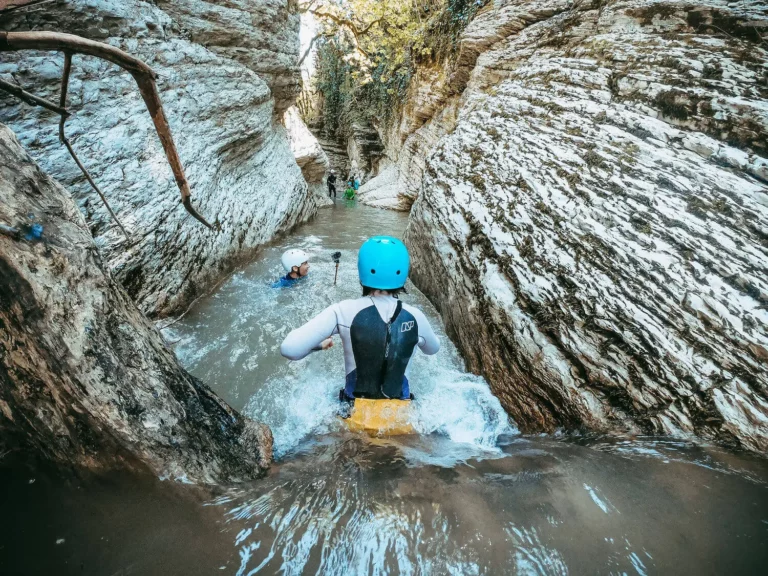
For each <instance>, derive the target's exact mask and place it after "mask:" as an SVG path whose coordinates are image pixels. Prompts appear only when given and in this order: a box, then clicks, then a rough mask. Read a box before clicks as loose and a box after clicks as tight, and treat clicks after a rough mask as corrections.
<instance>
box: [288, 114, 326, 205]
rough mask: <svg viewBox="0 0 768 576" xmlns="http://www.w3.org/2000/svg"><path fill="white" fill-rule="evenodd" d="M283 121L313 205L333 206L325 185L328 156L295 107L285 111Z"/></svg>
mask: <svg viewBox="0 0 768 576" xmlns="http://www.w3.org/2000/svg"><path fill="white" fill-rule="evenodd" d="M283 121H284V123H285V129H286V130H287V132H288V140H289V141H290V143H291V151H292V152H293V156H294V158H296V164H298V165H299V168H301V173H302V174H303V175H304V180H306V182H307V185H308V186H309V192H310V194H311V195H312V197H313V199H314V202H315V204H316V205H317V206H318V207H319V206H328V205H330V204H333V201H332V200H331V199H330V198H329V197H328V189H327V185H326V175H327V173H328V165H329V163H328V156H326V154H325V152H324V151H323V149H322V148H321V147H320V143H319V142H318V141H317V138H315V137H314V135H313V134H312V132H310V131H309V128H307V126H306V124H304V121H303V120H302V119H301V115H300V114H299V110H298V109H297V108H296V107H295V106H294V107H291V108H289V109H288V110H287V111H286V113H285V116H284V117H283Z"/></svg>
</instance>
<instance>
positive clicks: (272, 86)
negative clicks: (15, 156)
mask: <svg viewBox="0 0 768 576" xmlns="http://www.w3.org/2000/svg"><path fill="white" fill-rule="evenodd" d="M298 27H299V15H298V9H297V5H296V3H295V2H294V1H293V0H258V1H250V0H231V1H228V2H219V3H213V2H204V1H202V0H173V1H164V0H159V1H157V2H144V1H140V0H120V1H118V0H54V1H52V2H44V3H32V4H30V5H28V6H24V7H21V8H17V9H15V10H11V11H6V12H3V13H0V29H2V30H5V31H24V30H52V31H60V32H68V33H71V34H77V35H81V36H84V37H86V38H90V39H94V40H98V41H101V42H106V43H109V44H112V45H114V46H117V47H119V48H121V49H123V50H125V51H127V52H128V53H130V54H132V55H135V56H137V57H139V58H141V59H143V60H144V61H145V62H146V63H147V64H149V65H150V66H151V67H152V68H153V69H154V70H155V71H156V72H157V74H158V79H157V84H158V88H159V90H160V95H161V98H162V101H163V104H164V107H165V111H166V115H167V116H168V119H169V122H170V125H171V130H172V132H173V135H174V139H175V142H176V146H177V148H178V150H179V154H180V156H181V160H182V163H183V164H184V167H185V170H186V175H187V178H188V180H189V182H190V186H191V190H192V203H193V205H194V206H195V207H196V208H197V210H198V211H199V212H200V213H201V214H202V215H203V216H204V217H205V218H207V219H208V220H209V221H210V222H212V223H215V224H216V226H217V227H218V228H219V230H218V231H217V232H212V231H209V230H208V229H206V228H205V227H203V226H202V225H200V224H199V223H198V222H197V221H195V220H194V219H192V218H191V217H190V216H189V215H188V214H187V213H186V212H185V211H184V209H183V207H182V206H181V205H180V202H179V193H178V190H177V188H176V184H175V181H174V179H173V176H172V174H171V171H170V169H169V166H168V163H167V161H166V159H165V156H164V154H163V150H162V147H161V146H160V142H159V140H158V138H157V135H156V134H155V131H154V128H153V125H152V121H151V118H150V116H149V114H148V113H147V111H146V108H145V106H144V103H143V101H142V99H141V97H140V95H139V92H138V90H137V88H136V85H135V83H134V81H133V79H132V78H131V76H130V75H129V74H128V73H126V72H125V71H123V70H122V69H120V68H118V67H116V66H115V65H113V64H110V63H108V62H106V61H103V60H99V59H96V58H92V57H85V56H75V57H74V59H73V69H72V78H71V81H70V88H69V101H68V107H69V109H70V110H71V111H72V112H73V113H74V115H73V116H72V117H71V118H70V119H69V120H68V121H67V134H68V136H69V138H70V140H71V141H72V144H73V146H74V149H75V150H76V152H77V153H78V155H79V156H80V158H81V159H82V161H83V163H84V164H85V166H86V167H87V168H88V169H89V170H90V171H91V173H92V175H93V176H94V179H95V181H96V182H97V183H98V184H99V186H100V187H101V188H102V190H103V191H104V193H105V195H106V197H107V198H108V200H109V202H110V204H111V206H112V208H113V209H114V210H115V212H116V213H117V216H118V218H119V219H120V221H121V222H122V224H123V225H124V226H125V228H126V229H127V231H128V235H129V238H128V239H126V238H125V237H124V236H123V234H122V233H121V231H120V229H119V227H117V226H116V225H115V224H114V222H112V221H111V219H110V217H109V214H108V212H107V211H106V209H105V208H104V206H103V205H102V203H101V201H100V200H99V198H98V196H97V195H96V194H95V193H94V192H93V191H92V189H91V188H90V187H89V185H88V184H87V182H86V181H85V179H84V178H83V175H82V173H81V172H80V171H79V169H78V168H77V166H76V165H75V163H74V162H73V161H72V159H71V158H70V157H69V155H68V153H67V151H66V149H65V148H64V147H63V146H62V145H61V144H60V143H59V141H58V133H57V126H56V124H57V117H56V116H55V115H54V114H52V113H50V112H47V111H45V110H43V109H41V108H32V107H30V106H28V105H27V104H24V103H22V102H20V101H19V100H17V99H15V98H14V97H12V96H9V95H6V94H4V93H3V94H0V121H2V122H4V123H5V124H7V125H8V126H9V127H10V128H11V129H12V130H13V131H14V132H15V133H16V134H17V136H18V137H19V139H20V140H21V142H22V144H23V145H24V146H25V147H26V148H27V149H28V150H29V152H30V154H32V155H33V157H34V158H35V160H36V161H37V162H39V163H40V165H41V166H42V167H43V169H44V170H45V171H46V172H48V173H50V174H51V175H52V176H54V177H55V178H56V179H57V180H59V181H60V182H61V183H62V184H63V185H64V186H66V187H67V188H68V189H69V190H70V191H71V192H72V194H73V195H74V197H75V199H76V201H77V204H78V205H79V207H80V209H81V210H82V211H83V212H84V213H85V215H86V220H87V222H88V225H89V227H90V230H91V233H92V234H93V237H94V239H95V241H96V244H97V246H98V247H99V250H100V251H101V254H102V256H103V258H104V261H105V263H106V265H107V266H108V267H109V269H110V270H111V271H112V273H113V274H114V276H115V278H116V279H118V280H119V281H120V282H121V283H122V285H123V286H124V287H125V289H126V291H127V292H128V294H129V295H130V296H131V297H132V298H133V299H134V300H135V301H136V302H137V303H138V304H139V306H140V308H141V309H142V311H144V312H145V313H146V314H149V315H150V316H154V317H159V316H164V315H167V314H172V313H177V312H180V311H181V310H183V308H184V307H186V306H187V305H188V304H189V303H190V302H191V301H192V300H193V299H194V298H195V297H197V296H198V295H200V294H201V293H203V292H205V291H207V290H208V289H210V288H211V287H213V286H214V285H215V283H216V282H217V281H218V280H219V279H220V278H221V277H222V276H223V275H225V274H226V273H227V272H228V271H230V270H231V269H232V268H233V267H234V266H236V265H237V264H239V263H241V262H243V261H245V260H247V259H249V258H252V257H253V255H254V253H255V251H256V250H257V249H258V247H259V246H260V245H262V244H263V243H264V242H267V241H269V240H270V239H271V238H272V237H273V236H274V235H275V234H277V233H279V232H282V231H285V230H287V229H289V228H291V227H292V226H294V225H295V224H297V223H299V222H301V221H303V220H305V219H307V218H308V217H310V216H311V215H312V214H313V213H314V212H315V210H316V203H315V196H314V195H313V194H311V193H309V192H308V187H307V184H306V182H305V180H304V178H303V177H302V172H301V170H300V168H299V166H297V164H296V161H295V160H294V155H293V154H292V151H291V148H290V145H289V141H288V137H287V134H286V131H285V128H284V127H283V125H282V116H283V113H284V112H285V111H286V110H287V109H288V108H289V107H290V106H291V105H292V103H293V102H294V100H295V97H296V95H297V94H298V91H299V69H298V66H297V61H298V51H299V38H298ZM62 65H63V56H62V54H60V53H48V52H31V51H25V52H17V53H2V56H0V76H2V77H3V78H4V79H6V80H8V81H13V82H17V83H19V84H21V85H22V87H23V88H25V89H26V90H28V91H30V92H32V93H34V94H36V95H39V96H42V97H45V98H48V99H50V100H53V101H58V95H59V84H60V78H61V72H62Z"/></svg>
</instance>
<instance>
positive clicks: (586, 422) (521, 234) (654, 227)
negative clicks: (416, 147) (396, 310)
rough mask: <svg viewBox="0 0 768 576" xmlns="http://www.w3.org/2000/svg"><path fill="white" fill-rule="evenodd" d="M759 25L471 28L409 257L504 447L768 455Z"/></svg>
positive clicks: (559, 15) (758, 8)
mask: <svg viewBox="0 0 768 576" xmlns="http://www.w3.org/2000/svg"><path fill="white" fill-rule="evenodd" d="M767 25H768V11H766V8H765V5H764V4H761V3H758V2H742V3H730V4H729V3H726V2H718V1H712V2H697V3H693V4H692V3H683V2H641V1H632V2H603V3H589V2H586V3H584V2H582V3H576V4H572V3H569V2H558V1H551V2H534V3H529V2H503V1H500V2H494V3H493V4H492V5H489V7H487V8H486V9H485V10H484V11H482V12H481V13H480V14H479V15H478V16H477V18H476V19H475V20H474V21H473V22H472V23H471V24H470V26H469V27H468V29H467V31H466V32H465V36H464V39H463V41H462V44H461V51H460V54H459V57H458V60H457V61H458V64H457V65H456V67H454V68H453V69H452V70H450V71H449V72H450V74H448V73H446V74H444V75H443V76H442V77H443V78H445V80H444V83H445V85H447V86H449V92H450V90H452V89H455V88H456V87H457V86H458V87H460V86H461V85H462V84H465V85H466V89H465V90H463V92H462V93H461V97H460V98H458V97H455V96H451V97H449V99H448V100H446V107H444V108H440V107H439V106H438V107H437V110H438V112H437V113H436V114H437V115H436V116H432V117H431V118H430V119H429V120H427V121H426V123H425V124H423V125H422V127H421V128H419V130H421V131H424V130H427V129H428V130H432V128H430V126H431V125H433V124H435V123H436V122H437V121H438V120H436V118H438V116H439V115H440V114H444V115H446V114H447V115H451V116H454V117H455V122H454V123H453V125H452V126H451V125H450V124H449V125H448V129H446V130H444V135H442V136H440V137H439V139H438V140H439V141H438V143H437V145H436V146H435V150H434V153H433V154H431V155H430V156H429V157H428V159H427V162H426V168H425V170H424V172H423V179H422V180H421V183H420V188H421V189H420V192H419V195H418V198H417V200H416V203H415V204H414V206H413V211H412V219H411V223H410V226H409V229H408V231H407V234H406V237H407V241H408V243H409V246H410V248H411V250H412V254H413V260H414V266H413V267H414V274H413V275H414V278H415V281H416V283H417V284H418V285H419V286H420V287H421V288H422V290H424V291H425V292H427V293H428V295H429V296H430V298H431V299H432V301H433V302H435V304H436V305H437V306H438V307H439V309H440V310H441V312H442V314H443V318H444V320H445V322H446V325H447V328H448V330H449V331H450V333H451V335H452V337H453V338H454V339H455V341H456V342H457V344H458V345H459V347H460V348H461V350H462V351H463V352H464V354H465V357H466V358H467V361H468V365H469V367H470V368H471V369H472V370H473V371H476V372H479V373H482V374H483V375H484V376H485V377H486V378H487V379H488V381H489V382H490V384H491V387H492V389H493V390H494V392H495V393H496V394H497V395H498V396H499V398H500V399H501V401H502V404H503V405H504V406H505V407H506V408H507V410H508V411H509V412H510V414H511V415H512V417H513V418H514V419H515V421H516V422H517V423H518V425H520V426H521V428H523V429H525V430H529V431H534V430H554V429H555V428H558V427H560V426H565V427H567V428H579V427H587V428H591V429H624V430H629V431H645V432H651V433H664V434H671V435H675V436H686V435H696V436H699V437H704V438H714V439H717V440H719V441H722V442H726V443H729V444H732V445H738V446H741V447H744V448H747V449H751V450H756V451H762V452H765V451H766V450H768V378H767V377H766V374H768V372H767V371H766V370H765V366H766V362H767V361H768V330H767V327H768V312H766V305H767V304H768V283H766V278H768V244H767V243H766V238H767V237H768V236H766V233H767V232H768V184H767V182H768V178H766V166H768V164H767V163H766V159H765V158H766V150H765V142H766V141H767V140H766V135H767V134H768V105H766V95H767V93H766V74H767V73H768V65H767V62H768V58H767V56H768V54H767V53H766V47H765V44H764V40H761V39H760V38H759V35H760V34H761V33H762V34H763V35H764V34H765V29H766V26H767ZM462 66H463V67H462ZM462 75H463V76H462ZM451 86H452V88H451ZM433 92H437V89H435V90H433ZM424 101H426V99H425V100H424ZM451 106H456V108H455V112H454V111H452V109H451ZM414 134H415V133H414ZM402 173H403V171H402V169H401V170H400V173H399V177H400V178H401V179H402ZM417 173H418V174H419V176H421V174H420V173H419V172H418V171H417Z"/></svg>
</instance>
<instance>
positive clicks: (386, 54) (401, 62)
mask: <svg viewBox="0 0 768 576" xmlns="http://www.w3.org/2000/svg"><path fill="white" fill-rule="evenodd" d="M487 1H488V0H348V1H347V2H344V3H341V4H339V3H334V4H328V5H323V6H322V8H321V9H319V10H318V11H316V12H314V13H315V15H316V17H318V18H319V19H320V20H321V22H323V23H324V24H325V27H326V36H327V39H324V41H323V42H321V43H320V44H319V46H318V50H317V54H316V61H315V67H316V72H315V79H314V89H315V90H316V91H317V92H319V93H320V94H321V95H322V102H323V121H324V127H325V130H326V132H327V133H328V134H331V135H336V136H345V135H347V134H348V133H349V129H350V127H351V125H352V123H353V122H355V121H358V120H360V121H364V122H373V123H375V124H382V123H383V124H387V123H389V122H390V121H392V120H393V119H394V118H395V116H396V113H397V111H398V109H399V106H400V105H401V104H402V102H403V101H404V99H405V96H406V93H407V91H408V86H409V84H410V81H411V78H412V77H413V74H414V73H415V71H416V67H417V66H434V65H439V64H443V63H444V62H445V61H447V60H449V59H450V57H451V56H452V55H453V54H454V53H455V49H456V47H457V45H458V42H459V39H460V37H461V33H462V32H463V31H464V29H465V28H466V26H467V24H468V23H469V22H470V21H471V19H472V18H473V17H474V16H475V14H476V13H477V11H478V10H479V9H480V8H481V7H482V6H484V5H485V4H486V3H487ZM342 7H343V8H345V9H344V10H342ZM334 10H335V11H334ZM329 14H330V15H329ZM324 15H325V16H324Z"/></svg>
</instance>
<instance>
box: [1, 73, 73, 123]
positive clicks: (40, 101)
mask: <svg viewBox="0 0 768 576" xmlns="http://www.w3.org/2000/svg"><path fill="white" fill-rule="evenodd" d="M0 89H2V90H5V91H6V92H8V93H9V94H13V95H14V96H16V97H17V98H18V99H19V100H21V101H23V102H26V103H27V104H29V105H30V106H41V107H43V108H45V109H46V110H50V111H51V112H56V114H60V115H61V117H62V118H64V117H67V116H69V115H70V114H69V112H67V111H66V110H65V109H64V108H60V107H59V106H56V104H54V103H53V102H49V101H48V100H46V99H45V98H40V96H35V95H34V94H30V93H29V92H27V91H26V90H24V89H23V88H22V87H21V86H16V85H15V84H11V83H10V82H6V81H5V80H3V79H2V78H0Z"/></svg>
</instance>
